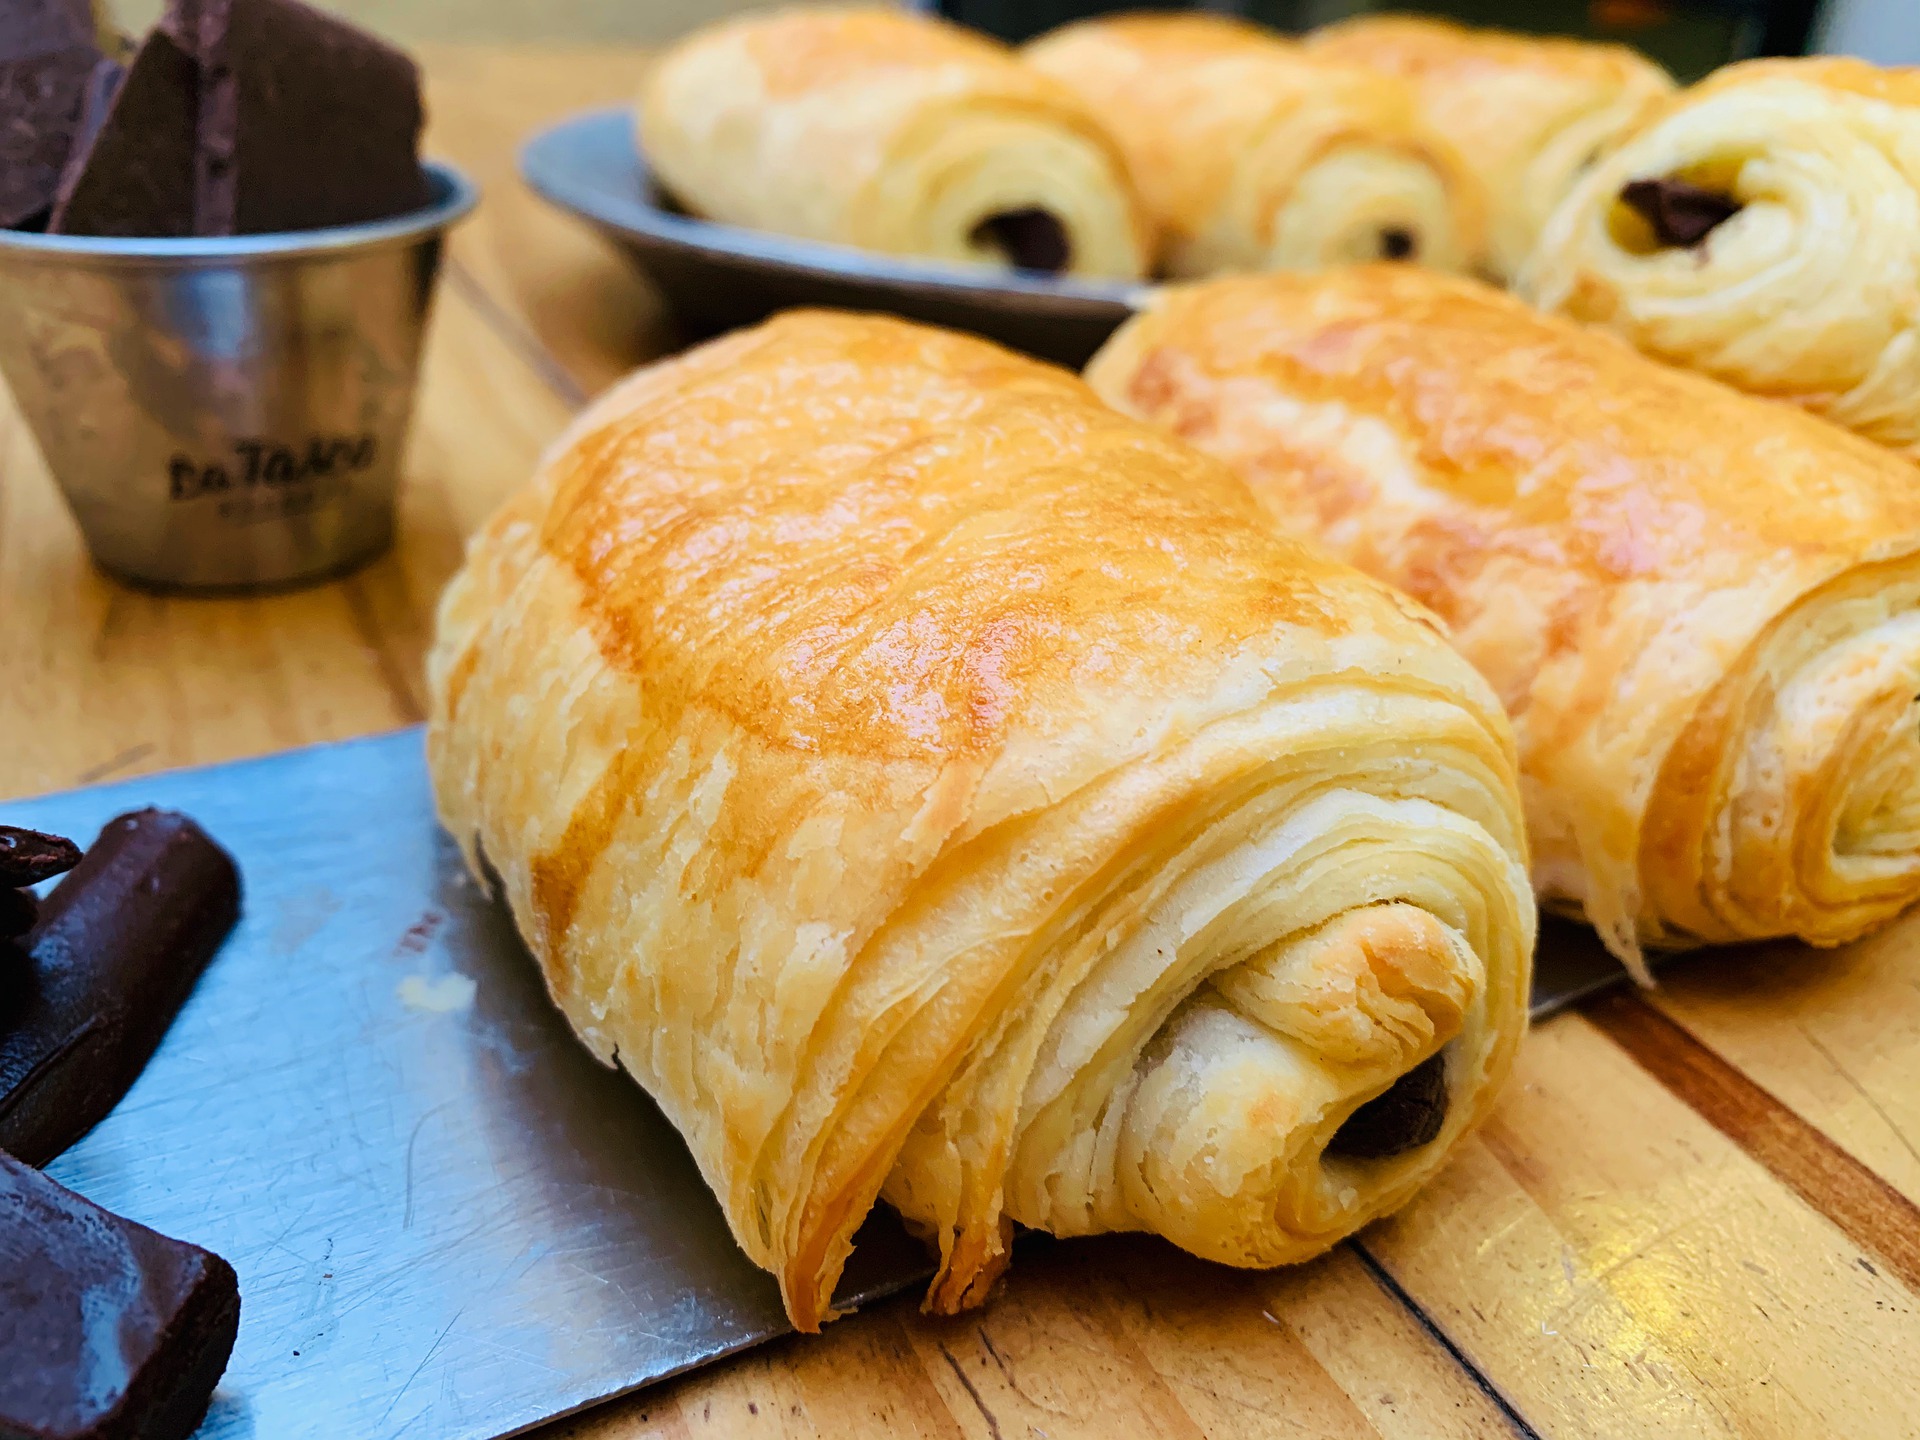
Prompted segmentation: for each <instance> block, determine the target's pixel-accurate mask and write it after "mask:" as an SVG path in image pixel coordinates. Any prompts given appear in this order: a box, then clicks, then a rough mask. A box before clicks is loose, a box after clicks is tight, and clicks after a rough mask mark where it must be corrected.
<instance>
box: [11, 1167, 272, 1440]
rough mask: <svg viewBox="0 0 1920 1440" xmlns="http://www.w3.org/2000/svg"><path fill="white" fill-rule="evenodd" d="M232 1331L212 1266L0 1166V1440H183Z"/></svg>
mask: <svg viewBox="0 0 1920 1440" xmlns="http://www.w3.org/2000/svg"><path fill="white" fill-rule="evenodd" d="M239 1326H240V1285H239V1281H238V1280H237V1279H236V1278H235V1276H234V1273H233V1267H232V1266H231V1265H229V1264H228V1263H227V1262H226V1261H225V1260H222V1259H221V1258H220V1257H219V1256H218V1255H215V1254H214V1253H212V1252H211V1251H209V1250H202V1249H201V1248H200V1247H199V1246H197V1245H189V1244H186V1243H185V1242H184V1241H180V1240H170V1239H168V1238H167V1237H166V1236H165V1235H161V1234H159V1233H157V1232H155V1231H152V1230H149V1229H147V1228H146V1226H144V1225H136V1224H134V1223H133V1221H131V1220H125V1219H122V1218H121V1217H120V1216H118V1215H114V1214H112V1213H110V1212H109V1211H106V1210H102V1209H101V1208H100V1207H99V1206H98V1205H95V1204H93V1203H92V1202H91V1201H89V1200H85V1199H82V1198H81V1197H80V1196H78V1195H76V1194H74V1193H73V1192H72V1191H71V1190H66V1189H63V1188H62V1187H61V1186H59V1185H56V1184H55V1183H54V1182H53V1181H51V1180H49V1179H48V1178H47V1177H46V1176H44V1175H42V1174H41V1173H40V1172H39V1171H37V1170H34V1169H32V1168H31V1167H29V1166H26V1165H23V1164H21V1163H20V1162H19V1161H18V1160H16V1159H14V1158H13V1157H12V1156H10V1155H0V1436H7V1437H15V1436H18V1437H23V1440H186V1437H187V1436H189V1435H191V1434H192V1433H193V1432H194V1430H196V1429H197V1428H198V1427H199V1425H200V1422H201V1420H202V1419H203V1418H204V1417H205V1416H206V1413H207V1402H208V1401H209V1400H210V1399H211V1398H212V1397H213V1387H214V1386H215V1385H216V1384H217V1383H219V1380H220V1375H221V1372H222V1371H224V1370H225V1369H226V1368H227V1360H228V1357H230V1356H231V1355H232V1354H233V1341H234V1336H235V1335H236V1334H237V1333H238V1331H239Z"/></svg>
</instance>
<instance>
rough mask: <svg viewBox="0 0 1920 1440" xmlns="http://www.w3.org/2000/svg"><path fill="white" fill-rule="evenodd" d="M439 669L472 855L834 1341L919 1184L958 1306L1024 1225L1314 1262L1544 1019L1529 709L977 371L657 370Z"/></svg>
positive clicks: (1378, 596) (863, 323)
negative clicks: (873, 1241) (1509, 712)
mask: <svg viewBox="0 0 1920 1440" xmlns="http://www.w3.org/2000/svg"><path fill="white" fill-rule="evenodd" d="M429 677H430V682H431V692H432V706H431V710H432V723H431V728H430V730H429V733H428V753H429V758H430V760H431V764H432V771H433V780H434V787H435V791H436V794H437V796H438V799H439V806H440V813H441V815H442V817H443V818H444V820H445V821H446V824H447V827H448V829H449V830H450V831H451V832H452V833H453V835H454V836H455V837H457V838H458V840H459V842H460V843H461V845H462V846H463V847H464V848H465V850H466V853H467V855H468V857H469V858H470V859H473V860H476V861H477V860H478V857H479V856H480V854H481V853H482V852H484V854H485V856H486V857H487V858H488V859H489V860H490V861H491V862H492V864H493V866H494V867H496V868H497V870H498V873H499V875H500V878H501V880H502V882H503V886H504V890H505V894H506V896H507V898H508V900H509V901H510V902H511V904H512V908H513V913H514V916H515V918H516V919H517V921H518V922H519V926H520V930H521V933H522V934H523V935H524V936H525V937H526V940H527V944H528V946H529V947H530V948H531V950H532V952H533V954H534V955H535V956H536V957H538V959H539V962H540V964H541V966H542V968H543V969H544V971H545V973H546V977H547V983H548V985H549V987H550V989H551V990H552V993H553V996H554V999H555V1000H556V1001H557V1002H558V1003H559V1005H560V1007H561V1009H562V1010H563V1011H564V1012H565V1013H566V1015H567V1017H568V1019H569V1020H570V1021H571V1022H572V1023H573V1025H574V1027H575V1029H576V1030H577V1031H578V1032H579V1034H580V1036H581V1038H582V1039H583V1040H584V1041H585V1042H586V1043H587V1045H588V1046H590V1047H591V1048H592V1050H593V1052H594V1053H595V1054H596V1055H598V1056H600V1057H601V1058H602V1059H603V1060H606V1061H608V1062H609V1063H612V1062H613V1061H615V1060H616V1059H617V1060H618V1062H619V1064H620V1065H621V1066H623V1067H624V1068H625V1069H626V1070H627V1071H628V1072H629V1073H631V1074H632V1075H633V1076H634V1078H636V1079H637V1080H638V1081H639V1082H640V1083H641V1084H642V1085H644V1086H645V1087H646V1088H647V1090H648V1091H649V1092H650V1093H651V1094H652V1095H653V1096H654V1098H655V1099H656V1100H657V1101H658V1102H659V1103H660V1106H661V1108H662V1109H663V1110H664V1111H665V1112H666V1114H667V1115H668V1116H669V1117H670V1118H671V1119H672V1120H673V1122H674V1123H675V1124H676V1125H677V1126H678V1127H679V1128H680V1131H681V1133H682V1134H684V1135H685V1136H686V1138H687V1143H688V1144H689V1145H690V1146H691V1147H692V1151H693V1154H694V1156H695V1158H696V1159H697V1160H698V1162H699V1164H700V1168H701V1171H702V1173H703V1174H704V1175H705V1176H706V1178H707V1180H708V1182H709V1183H710V1184H711V1185H712V1187H713V1189H714V1192H715V1194H717V1195H718V1196H719V1197H720V1201H721V1203H722V1204H723V1206H724V1207H725V1209H726V1214H727V1219H728V1221H729V1222H730V1223H731V1225H732V1226H733V1231H734V1234H735V1235H736V1236H737V1237H738V1239H739V1241H740V1244H741V1245H742V1247H744V1248H745V1250H746V1252H747V1253H748V1254H749V1255H751V1256H752V1257H753V1258H754V1260H755V1261H757V1262H758V1263H759V1264H761V1265H763V1266H765V1267H767V1268H768V1269H769V1270H771V1271H773V1272H774V1273H775V1274H776V1275H778V1276H779V1278H780V1283H781V1288H782V1292H783V1294H784V1295H785V1297H786V1303H787V1307H788V1311H789V1313H790V1314H791V1316H792V1317H793V1321H794V1323H795V1324H796V1325H798V1326H800V1327H802V1328H805V1329H812V1328H814V1327H816V1326H817V1325H818V1324H819V1323H820V1322H821V1320H823V1319H824V1318H827V1317H828V1316H829V1315H830V1313H831V1312H830V1309H829V1297H830V1296H831V1294H832V1291H833V1287H834V1281H835V1279H836V1277H837V1276H838V1275H839V1273H840V1268H841V1264H842V1262H843V1260H844V1259H845V1256H846V1254H847V1250H848V1246H849V1244H850V1240H851V1237H852V1235H853V1233H854V1231H855V1229H856V1228H857V1227H858V1226H859V1224H860V1222H861V1219H862V1217H863V1216H865V1214H866V1213H867V1211H868V1209H869V1207H870V1206H871V1205H872V1204H873V1202H874V1199H875V1197H876V1196H877V1195H880V1194H882V1193H884V1195H885V1197H886V1198H887V1199H888V1200H890V1201H891V1202H892V1203H893V1204H894V1205H895V1206H897V1207H898V1208H899V1209H900V1210H901V1211H902V1212H903V1213H904V1214H905V1215H906V1216H907V1217H908V1219H909V1221H910V1222H911V1223H912V1224H914V1225H915V1226H916V1227H917V1228H919V1229H920V1230H922V1231H923V1232H925V1233H927V1234H928V1235H929V1236H930V1237H932V1238H935V1239H937V1241H938V1244H939V1248H940V1254H941V1268H940V1274H939V1278H938V1279H937V1280H936V1281H935V1283H934V1287H933V1291H932V1293H931V1295H930V1297H929V1302H930V1303H931V1304H932V1305H934V1306H935V1307H937V1308H940V1309H947V1310H950V1309H954V1308H957V1307H959V1306H962V1305H965V1304H968V1303H972V1302H974V1301H977V1300H978V1299H979V1298H980V1297H981V1295H982V1294H983V1293H984V1291H985V1289H986V1287H987V1285H988V1284H989V1283H990V1282H991V1280H992V1278H993V1276H994V1275H995V1274H996V1273H997V1271H998V1270H999V1269H1000V1268H1001V1267H1002V1266H1003V1265H1004V1264H1005V1262H1006V1258H1007V1249H1006V1247H1007V1243H1008V1237H1009V1231H1010V1222H1011V1221H1013V1220H1018V1221H1021V1222H1023V1223H1025V1224H1027V1225H1032V1226H1036V1227H1039V1228H1041V1229H1045V1230H1050V1231H1053V1232H1054V1233H1056V1234H1062V1235H1075V1234H1086V1233H1089V1232H1094V1231H1107V1230H1146V1231H1153V1232H1156V1233H1158V1234H1161V1235H1164V1236H1166V1237H1167V1238H1169V1239H1171V1240H1173V1241H1174V1242H1175V1243H1177V1244H1180V1245H1183V1246H1185V1247H1187V1248H1188V1249H1189V1250H1193V1251H1195V1252H1197V1253H1199V1254H1202V1255H1207V1256H1210V1257H1212V1258H1214V1259H1217V1260H1222V1261H1226V1262H1229V1263H1232V1264H1238V1265H1273V1264H1278V1263H1281V1262H1284V1261H1292V1260H1299V1259H1304V1258H1306V1257H1307V1256H1310V1255H1313V1254H1315V1253H1317V1252H1319V1251H1321V1250H1324V1249H1325V1248H1326V1247H1327V1246H1328V1245H1330V1244H1332V1243H1333V1242H1335V1241H1336V1240H1338V1239H1339V1238H1340V1237H1342V1236H1344V1235H1346V1234H1348V1233H1349V1232H1351V1231H1352V1230H1354V1229H1356V1228H1357V1227H1358V1226H1360V1225H1362V1224H1363V1223H1365V1222H1366V1221H1367V1220H1369V1219H1371V1218H1373V1217H1374V1216H1376V1215H1379V1214H1381V1213H1383V1212H1384V1211H1387V1210H1390V1209H1392V1208H1393V1207H1394V1206H1396V1205H1398V1204H1400V1203H1401V1202H1402V1201H1404V1200H1405V1199H1406V1198H1407V1197H1408V1195H1409V1194H1411V1193H1412V1191H1413V1190H1414V1188H1415V1187H1416V1186H1418V1185H1419V1184H1420V1183H1421V1182H1422V1181H1423V1180H1425V1179H1426V1178H1427V1177H1428V1176H1430V1175H1432V1174H1433V1173H1434V1171H1435V1169H1436V1168H1437V1167H1438V1166H1439V1165H1440V1163H1441V1162H1442V1160H1443V1158H1444V1157H1445V1155H1446V1154H1447V1152H1448V1151H1449V1150H1450V1149H1451V1147H1452V1146H1453V1144H1454V1143H1455V1141H1456V1140H1457V1139H1458V1138H1459V1137H1460V1135H1461V1134H1462V1133H1463V1132H1464V1131H1465V1130H1466V1129H1467V1128H1468V1127H1470V1126H1471V1125H1473V1124H1474V1123H1475V1122H1476V1121H1477V1120H1478V1119H1479V1118H1480V1117H1481V1116H1482V1115H1484V1114H1485V1113H1486V1110H1487V1108H1488V1105H1489V1104H1490V1102H1491V1097H1492V1095H1493V1091H1494V1088H1495V1087H1496V1086H1497V1085H1498V1083H1499V1082H1500V1080H1501V1078H1502V1077H1503V1076H1504V1075H1505V1074H1506V1072H1507V1069H1508V1066H1509V1063H1510V1061H1511V1059H1512V1057H1513V1053H1514V1047H1515V1045H1516V1044H1517V1043H1518V1040H1519V1037H1520V1034H1521V1031H1522V1030H1523V1028H1524V1026H1525V1011H1526V1003H1527V988H1528V967H1529V952H1530V949H1531V943H1532V936H1533V918H1532V897H1531V895H1529V894H1528V892H1527V882H1526V874H1525V869H1524V862H1523V858H1522V821H1521V815H1520V805H1519V798H1518V795H1517V792H1516V788H1515V787H1516V778H1515V770H1514V762H1513V754H1512V740H1511V735H1510V732H1509V730H1508V727H1507V723H1506V720H1505V718H1504V717H1503V716H1502V715H1501V713H1500V708H1499V703H1498V702H1497V701H1496V700H1495V699H1494V697H1493V694H1492V692H1491V691H1490V690H1489V689H1488V688H1487V687H1486V684H1485V682H1484V681H1482V680H1481V679H1480V677H1479V676H1478V675H1476V674H1474V672H1473V670H1472V669H1471V667H1470V666H1468V665H1467V664H1466V662H1465V661H1463V660H1461V659H1460V657H1459V656H1457V655H1456V654H1454V653H1453V651H1452V650H1451V649H1449V648H1448V646H1447V645H1446V644H1445V643H1444V642H1443V641H1442V640H1441V639H1440V638H1439V636H1438V634H1437V632H1436V631H1435V630H1434V629H1433V628H1432V622H1431V620H1430V619H1429V617H1427V616H1426V615H1425V614H1423V613H1422V612H1421V611H1420V610H1419V609H1418V608H1417V607H1415V606H1414V605H1412V604H1411V602H1409V601H1407V600H1405V599H1404V598H1403V597H1400V596H1398V595H1396V594H1395V593H1393V592H1392V591H1390V590H1389V589H1388V588H1387V587H1385V586H1382V585H1380V584H1378V583H1377V582H1375V581H1372V580H1369V579H1367V578H1366V577H1364V576H1362V575H1360V574H1359V573H1358V572H1357V571H1354V570H1351V569H1349V568H1348V567H1346V566H1344V565H1341V564H1339V563H1338V562H1336V561H1334V560H1332V559H1331V558H1329V557H1327V556H1325V555H1323V554H1322V553H1321V552H1319V551H1317V550H1312V549H1308V548H1306V547H1305V546H1304V545H1302V544H1301V543H1299V542H1295V541H1289V540H1285V539H1282V538H1280V537H1279V536H1277V535H1276V534H1275V533H1274V532H1273V530H1272V528H1271V527H1270V526H1268V525H1266V524H1265V522H1264V519H1263V517H1262V515H1261V513H1260V511H1259V508H1258V507H1257V506H1256V505H1255V504H1254V502H1253V500H1252V498H1251V497H1250V496H1249V495H1248V494H1247V493H1246V491H1245V489H1244V487H1243V486H1241V485H1240V484H1239V482H1238V481H1237V480H1235V479H1234V478H1233V476H1232V475H1231V474H1229V473H1228V472H1227V470H1226V469H1225V468H1224V467H1223V466H1220V465H1219V464H1218V462H1216V461H1213V460H1210V459H1208V458H1207V457H1205V456H1203V455H1201V454H1199V453H1198V452H1196V451H1192V450H1190V449H1188V448H1187V447H1185V446H1183V445H1180V444H1178V443H1177V442H1175V441H1172V440H1170V439H1168V438H1166V437H1164V436H1162V435H1160V434H1159V433H1158V432H1156V431H1154V430H1153V429H1151V428H1150V427H1147V426H1143V425H1140V424H1138V423H1137V422H1135V421H1132V420H1128V419H1126V418H1124V417H1122V416H1120V415H1117V414H1115V413H1114V412H1112V411H1111V410H1109V409H1107V408H1106V407H1105V406H1103V405H1101V404H1100V403H1099V402H1098V401H1097V400H1096V399H1095V398H1094V396H1093V395H1092V393H1091V392H1090V391H1088V390H1087V389H1086V387H1085V386H1084V385H1083V384H1081V382H1080V381H1079V380H1078V379H1077V378H1075V377H1074V376H1072V375H1071V374H1068V373H1067V372H1065V371H1061V370H1056V369H1053V368H1051V367H1049V366H1044V365H1041V364H1038V363H1036V362H1034V361H1031V360H1026V359H1022V358H1019V357H1017V356H1014V355H1012V354H1010V353H1009V352H1007V351H1004V350H1000V349H998V348H997V347H995V346H992V345H989V344H987V343H986V342H984V341H980V340H975V339H972V338H968V337H963V336H959V335H954V334H949V333H946V332H943V331H938V330H929V329H924V328H920V327H916V326H911V325H907V324H904V323H902V322H899V321H893V320H885V319H880V318H875V317H865V316H853V315H836V314H826V313H797V314H791V315H787V316H784V317H781V318H779V319H776V320H774V321H771V322H769V323H768V324H766V325H763V326H761V327H759V328H758V329H754V330H749V331H743V332H739V333H737V334H735V335H732V336H730V337H728V338H726V339H723V340H720V341H717V342H715V343H713V344H710V345H707V346H705V347H703V348H701V349H698V350H694V351H692V352H690V353H688V354H686V355H683V356H681V357H679V358H678V359H675V360H671V361H668V362H665V363H663V364H660V365H656V366H654V367H652V368H651V369H648V370H644V371H641V372H640V373H639V374H637V375H635V376H633V377H632V378H630V379H629V380H627V381H626V382H624V383H623V384H621V385H619V386H617V387H616V388H615V389H614V390H613V391H611V392H610V393H609V394H608V395H607V396H605V397H604V398H603V399H602V400H600V401H599V402H598V403H597V404H595V405H594V406H593V407H592V408H591V409H590V410H589V411H588V412H587V413H586V414H585V415H584V416H583V417H582V418H581V419H580V420H579V421H578V422H577V423H576V424H575V425H574V427H573V428H572V430H571V432H570V433H569V434H568V435H567V436H566V437H564V439H562V440H561V441H560V443H559V444H558V446H557V448H555V449H554V450H553V451H552V452H551V453H550V454H549V455H548V457H547V459H546V461H545V463H544V464H543V466H542V467H541V470H540V472H539V474H538V476H537V478H536V479H535V481H534V483H533V485H532V486H531V488H529V489H528V490H526V491H525V492H523V493H521V494H520V495H518V496H517V497H515V498H514V499H512V500H511V501H510V502H509V503H508V504H507V505H506V506H505V507H504V508H503V509H502V510H501V511H500V512H499V513H498V514H497V515H495V516H494V517H493V519H492V520H491V521H490V522H489V523H488V524H487V525H486V526H485V528H484V529H483V530H481V532H480V533H479V535H478V536H477V537H476V538H475V540H474V542H473V544H472V546H471V549H470V551H469V553H468V556H467V561H466V565H465V568H464V569H463V570H462V571H461V572H460V573H459V575H458V576H457V577H456V578H455V580H454V581H453V583H452V585H451V587H450V588H449V589H448V591H447V594H446V597H445V599H444V600H443V602H442V604H441V609H440V618H439V629H438V635H437V638H436V641H435V645H434V648H433V652H432V655H431V657H430V662H429ZM1435 1057H1438V1058H1435ZM1409 1077H1410V1078H1409ZM1383 1095H1384V1096H1385V1097H1386V1098H1385V1099H1383V1100H1377V1099H1376V1097H1381V1096H1383Z"/></svg>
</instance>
